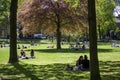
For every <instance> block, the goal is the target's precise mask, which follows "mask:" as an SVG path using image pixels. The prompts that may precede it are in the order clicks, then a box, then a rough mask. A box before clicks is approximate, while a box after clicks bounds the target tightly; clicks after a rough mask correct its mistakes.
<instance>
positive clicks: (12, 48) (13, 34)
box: [9, 0, 18, 63]
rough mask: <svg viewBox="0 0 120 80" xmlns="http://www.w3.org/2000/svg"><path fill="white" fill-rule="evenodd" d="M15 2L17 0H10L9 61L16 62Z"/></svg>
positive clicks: (16, 2)
mask: <svg viewBox="0 0 120 80" xmlns="http://www.w3.org/2000/svg"><path fill="white" fill-rule="evenodd" d="M17 4H18V0H11V5H10V57H9V63H17V62H18V58H17V45H16V44H17V41H16V37H17V33H16V28H17V25H16V21H17Z"/></svg>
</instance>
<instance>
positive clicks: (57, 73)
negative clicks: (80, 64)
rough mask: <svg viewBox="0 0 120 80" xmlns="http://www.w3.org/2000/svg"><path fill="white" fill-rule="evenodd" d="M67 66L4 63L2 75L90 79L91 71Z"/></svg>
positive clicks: (27, 79) (16, 79) (20, 79)
mask: <svg viewBox="0 0 120 80" xmlns="http://www.w3.org/2000/svg"><path fill="white" fill-rule="evenodd" d="M65 66H66V64H49V65H31V64H24V63H22V64H14V65H3V67H2V68H1V67H0V74H2V76H1V77H3V78H4V79H9V80H88V78H89V75H88V74H89V72H80V71H66V70H64V67H65ZM1 70H2V71H1ZM3 71H4V72H3ZM81 74H82V75H81ZM6 76H7V77H6Z"/></svg>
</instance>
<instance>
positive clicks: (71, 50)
mask: <svg viewBox="0 0 120 80" xmlns="http://www.w3.org/2000/svg"><path fill="white" fill-rule="evenodd" d="M26 51H30V50H26ZM34 51H36V52H40V53H42V52H43V53H89V49H86V50H85V51H83V50H74V49H68V48H64V49H60V50H59V49H58V50H57V49H34ZM98 52H99V53H103V52H112V49H98Z"/></svg>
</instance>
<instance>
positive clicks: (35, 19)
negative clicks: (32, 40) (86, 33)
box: [18, 0, 87, 49]
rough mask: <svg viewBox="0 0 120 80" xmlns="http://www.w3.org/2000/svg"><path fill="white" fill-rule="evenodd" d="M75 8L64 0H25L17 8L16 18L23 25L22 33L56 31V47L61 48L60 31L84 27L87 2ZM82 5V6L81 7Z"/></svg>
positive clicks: (76, 29)
mask: <svg viewBox="0 0 120 80" xmlns="http://www.w3.org/2000/svg"><path fill="white" fill-rule="evenodd" d="M83 4H84V2H81V4H80V5H79V6H78V7H77V8H73V7H72V5H71V4H70V3H68V2H66V1H64V0H58V1H55V0H26V1H25V2H24V3H23V4H22V5H21V6H20V7H19V10H18V20H19V21H20V22H21V24H22V25H24V28H23V33H24V34H27V35H30V34H34V33H36V32H40V31H41V29H43V30H44V32H46V33H56V38H57V49H61V45H60V41H61V32H64V31H66V32H69V31H70V32H71V31H74V32H75V31H76V32H77V31H78V30H80V29H83V28H85V27H86V20H87V17H86V16H87V11H86V10H87V5H85V4H87V3H85V4H84V5H83ZM83 6H84V8H83Z"/></svg>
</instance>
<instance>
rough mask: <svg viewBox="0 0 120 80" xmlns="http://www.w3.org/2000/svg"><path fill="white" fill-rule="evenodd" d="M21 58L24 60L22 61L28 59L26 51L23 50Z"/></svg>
mask: <svg viewBox="0 0 120 80" xmlns="http://www.w3.org/2000/svg"><path fill="white" fill-rule="evenodd" d="M20 58H22V59H28V57H27V56H26V54H25V52H24V50H21V52H20Z"/></svg>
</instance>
